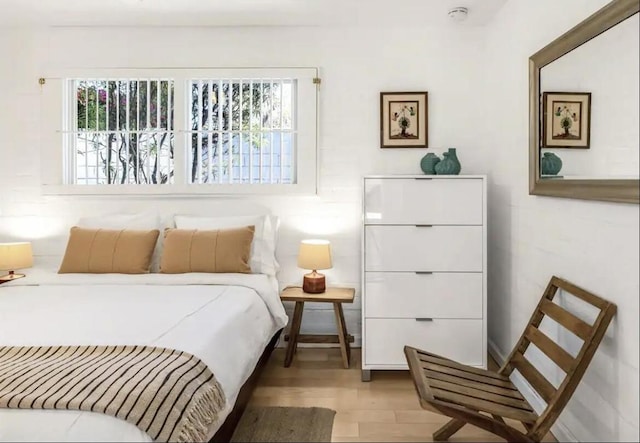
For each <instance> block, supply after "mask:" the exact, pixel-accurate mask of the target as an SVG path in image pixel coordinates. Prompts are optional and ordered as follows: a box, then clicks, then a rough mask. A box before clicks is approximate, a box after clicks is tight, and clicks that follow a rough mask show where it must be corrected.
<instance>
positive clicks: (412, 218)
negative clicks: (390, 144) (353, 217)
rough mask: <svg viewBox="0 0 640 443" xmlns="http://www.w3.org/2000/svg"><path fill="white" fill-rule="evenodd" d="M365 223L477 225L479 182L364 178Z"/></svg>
mask: <svg viewBox="0 0 640 443" xmlns="http://www.w3.org/2000/svg"><path fill="white" fill-rule="evenodd" d="M364 190H365V195H364V199H365V208H366V211H365V221H364V222H365V223H367V224H431V225H481V224H482V220H483V218H482V215H483V214H482V207H483V201H482V200H483V191H482V180H481V179H472V178H469V179H446V178H442V179H435V178H433V179H428V178H424V179H416V178H395V179H366V180H365V185H364Z"/></svg>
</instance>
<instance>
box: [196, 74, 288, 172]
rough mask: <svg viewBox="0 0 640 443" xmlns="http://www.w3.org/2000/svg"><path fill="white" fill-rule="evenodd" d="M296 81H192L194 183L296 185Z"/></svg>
mask: <svg viewBox="0 0 640 443" xmlns="http://www.w3.org/2000/svg"><path fill="white" fill-rule="evenodd" d="M295 87H296V81H295V80H291V79H287V80H275V79H268V80H258V79H255V80H215V79H205V80H202V79H198V80H192V81H190V88H191V101H190V104H191V122H190V125H191V137H190V142H191V146H190V149H189V154H190V157H189V168H190V171H189V182H190V183H266V184H276V183H284V184H291V183H294V182H295V169H294V159H293V155H294V152H295V131H294V130H293V128H294V122H293V117H294V110H295V109H294V102H293V100H294V98H295V96H294V92H295Z"/></svg>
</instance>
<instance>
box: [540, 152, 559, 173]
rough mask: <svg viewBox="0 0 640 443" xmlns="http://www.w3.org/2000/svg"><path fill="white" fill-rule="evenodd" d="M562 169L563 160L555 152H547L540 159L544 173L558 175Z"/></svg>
mask: <svg viewBox="0 0 640 443" xmlns="http://www.w3.org/2000/svg"><path fill="white" fill-rule="evenodd" d="M561 169H562V160H561V159H560V157H558V156H557V155H555V154H554V153H553V152H545V153H544V155H543V156H542V158H541V159H540V170H541V172H542V175H558V172H560V170H561Z"/></svg>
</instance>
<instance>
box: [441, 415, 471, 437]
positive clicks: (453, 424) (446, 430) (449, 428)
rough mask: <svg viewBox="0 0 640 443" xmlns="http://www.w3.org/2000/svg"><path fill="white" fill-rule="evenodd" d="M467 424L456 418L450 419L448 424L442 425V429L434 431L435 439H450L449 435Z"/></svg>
mask: <svg viewBox="0 0 640 443" xmlns="http://www.w3.org/2000/svg"><path fill="white" fill-rule="evenodd" d="M466 424H467V423H466V422H464V421H462V420H458V419H455V418H454V419H453V420H451V421H449V422H448V423H447V424H446V425H444V426H443V427H441V428H440V429H438V430H437V431H436V432H434V433H433V441H447V440H449V437H451V436H452V435H453V434H455V433H456V432H458V431H459V430H460V429H461V428H462V427H463V426H464V425H466Z"/></svg>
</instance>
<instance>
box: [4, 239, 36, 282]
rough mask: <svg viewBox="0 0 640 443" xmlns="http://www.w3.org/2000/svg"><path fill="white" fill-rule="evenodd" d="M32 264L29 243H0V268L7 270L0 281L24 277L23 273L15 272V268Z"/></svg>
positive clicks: (22, 267) (27, 266) (28, 266)
mask: <svg viewBox="0 0 640 443" xmlns="http://www.w3.org/2000/svg"><path fill="white" fill-rule="evenodd" d="M31 266H33V253H32V251H31V243H29V242H21V243H0V269H2V270H5V271H9V273H8V274H7V275H5V276H2V277H0V281H10V280H16V279H18V278H22V277H24V274H16V273H15V272H14V271H15V270H16V269H24V268H30V267H31Z"/></svg>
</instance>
